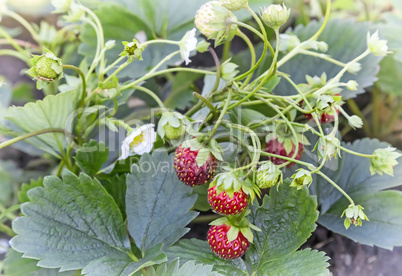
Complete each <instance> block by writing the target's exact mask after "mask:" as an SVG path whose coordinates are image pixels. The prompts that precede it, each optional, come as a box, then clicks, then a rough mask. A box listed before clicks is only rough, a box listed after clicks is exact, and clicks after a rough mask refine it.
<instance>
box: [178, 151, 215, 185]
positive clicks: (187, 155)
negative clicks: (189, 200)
mask: <svg viewBox="0 0 402 276" xmlns="http://www.w3.org/2000/svg"><path fill="white" fill-rule="evenodd" d="M198 152H199V150H195V151H192V150H190V148H183V147H182V146H181V145H180V146H179V147H178V148H177V149H176V154H175V156H174V163H173V167H174V168H175V170H176V174H177V176H178V177H179V179H180V180H181V181H182V182H183V183H184V184H186V185H188V186H191V187H194V186H195V185H202V184H205V183H207V182H208V181H209V180H210V179H211V178H212V177H213V176H214V174H215V171H216V167H217V165H218V161H217V159H216V158H215V157H214V156H213V155H212V154H211V153H209V156H208V159H207V161H206V162H205V164H204V165H202V166H201V167H199V166H198V165H197V162H196V161H195V158H196V157H197V155H198Z"/></svg>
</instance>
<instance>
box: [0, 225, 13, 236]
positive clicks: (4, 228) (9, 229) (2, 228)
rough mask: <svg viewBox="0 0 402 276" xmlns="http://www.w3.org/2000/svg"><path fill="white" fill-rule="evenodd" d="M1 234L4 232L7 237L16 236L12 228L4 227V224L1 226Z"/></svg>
mask: <svg viewBox="0 0 402 276" xmlns="http://www.w3.org/2000/svg"><path fill="white" fill-rule="evenodd" d="M0 232H3V233H5V234H6V235H7V236H10V237H14V236H15V233H14V231H13V230H12V229H11V228H10V227H8V226H7V225H4V224H0Z"/></svg>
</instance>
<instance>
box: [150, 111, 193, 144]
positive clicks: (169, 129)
mask: <svg viewBox="0 0 402 276" xmlns="http://www.w3.org/2000/svg"><path fill="white" fill-rule="evenodd" d="M189 123H190V122H189V120H188V119H187V118H186V117H185V116H183V115H182V114H180V113H178V112H168V111H166V112H163V114H162V117H161V119H160V121H159V123H158V130H157V131H158V134H159V136H160V137H161V138H162V139H164V138H165V137H166V139H168V140H176V139H179V138H180V137H182V136H183V135H184V134H185V133H186V126H187V125H188V124H189Z"/></svg>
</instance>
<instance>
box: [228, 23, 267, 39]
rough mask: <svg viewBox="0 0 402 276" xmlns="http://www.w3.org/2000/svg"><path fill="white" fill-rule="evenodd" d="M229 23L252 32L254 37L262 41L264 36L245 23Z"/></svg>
mask: <svg viewBox="0 0 402 276" xmlns="http://www.w3.org/2000/svg"><path fill="white" fill-rule="evenodd" d="M229 23H231V24H237V25H239V26H241V27H244V28H246V29H248V30H250V31H252V32H253V33H255V34H256V35H258V36H259V37H260V38H261V40H264V36H263V35H262V33H260V32H259V31H258V30H257V29H255V28H253V27H251V26H250V25H248V24H246V23H243V22H239V21H230V22H229Z"/></svg>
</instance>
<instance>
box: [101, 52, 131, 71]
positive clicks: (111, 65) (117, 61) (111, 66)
mask: <svg viewBox="0 0 402 276" xmlns="http://www.w3.org/2000/svg"><path fill="white" fill-rule="evenodd" d="M125 58H126V57H125V56H124V57H119V58H118V59H116V60H115V61H114V62H113V63H112V64H110V65H109V66H108V67H106V68H105V70H103V71H102V72H101V74H106V73H107V72H109V70H110V69H113V67H115V66H116V65H117V64H119V63H120V62H121V61H122V60H123V59H125Z"/></svg>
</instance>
